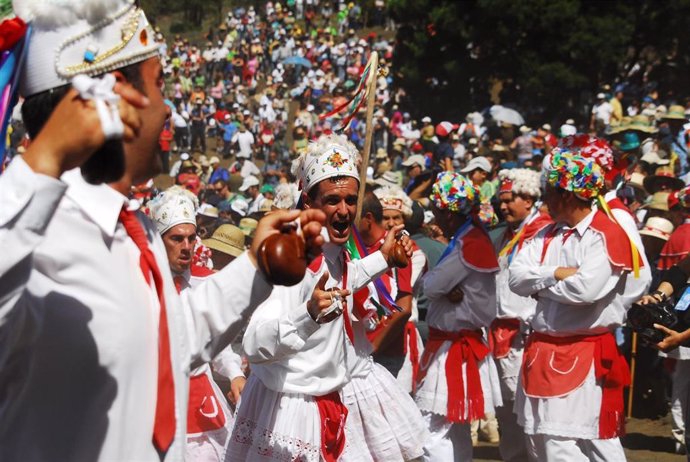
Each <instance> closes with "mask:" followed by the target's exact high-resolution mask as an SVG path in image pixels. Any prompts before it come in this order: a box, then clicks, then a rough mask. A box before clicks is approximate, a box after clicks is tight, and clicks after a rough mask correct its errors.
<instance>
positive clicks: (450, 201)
mask: <svg viewBox="0 0 690 462" xmlns="http://www.w3.org/2000/svg"><path fill="white" fill-rule="evenodd" d="M430 199H431V202H432V203H433V204H434V205H435V206H436V207H437V208H439V209H441V210H450V211H451V212H454V213H461V214H463V215H468V214H470V212H472V211H473V210H474V209H475V207H477V206H478V205H479V190H478V189H477V188H476V187H475V186H474V185H473V184H472V182H471V181H470V180H468V179H467V178H465V177H464V176H462V175H460V174H459V173H455V172H441V173H439V174H438V176H437V177H436V182H435V183H434V186H433V187H432V189H431V197H430Z"/></svg>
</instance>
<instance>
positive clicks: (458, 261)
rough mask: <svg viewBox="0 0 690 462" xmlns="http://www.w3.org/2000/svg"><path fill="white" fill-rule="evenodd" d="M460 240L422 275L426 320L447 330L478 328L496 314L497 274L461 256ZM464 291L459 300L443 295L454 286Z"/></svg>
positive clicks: (433, 325) (484, 325)
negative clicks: (468, 261)
mask: <svg viewBox="0 0 690 462" xmlns="http://www.w3.org/2000/svg"><path fill="white" fill-rule="evenodd" d="M461 254H462V243H461V242H459V243H458V244H457V245H456V246H455V248H454V249H453V250H452V251H451V253H450V254H448V255H447V256H446V258H444V259H443V260H441V261H439V262H438V264H437V265H436V266H435V267H434V268H432V269H431V270H430V271H429V272H428V273H426V275H424V279H423V282H424V295H426V296H427V298H428V299H429V308H428V313H427V315H426V322H427V324H429V327H433V328H435V329H439V330H442V331H446V332H457V331H459V330H462V329H478V328H481V327H486V326H488V325H489V324H491V321H493V320H494V318H495V317H496V275H495V273H493V272H480V271H476V270H474V269H472V268H470V267H469V266H467V264H466V263H465V261H464V260H463V259H462V257H461ZM458 285H459V286H460V289H461V290H462V291H463V293H464V294H465V295H464V297H463V298H462V301H461V302H460V303H454V302H451V301H450V300H448V298H447V297H446V295H448V293H449V292H450V291H451V290H453V288H455V287H456V286H458Z"/></svg>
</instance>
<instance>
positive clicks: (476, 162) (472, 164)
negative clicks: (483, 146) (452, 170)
mask: <svg viewBox="0 0 690 462" xmlns="http://www.w3.org/2000/svg"><path fill="white" fill-rule="evenodd" d="M477 169H481V170H484V171H485V172H487V173H491V164H490V163H489V159H487V158H486V157H484V156H477V157H475V158H473V159H472V160H470V161H469V162H468V163H467V166H466V167H465V168H463V169H462V170H460V172H461V173H470V172H473V171H475V170H477Z"/></svg>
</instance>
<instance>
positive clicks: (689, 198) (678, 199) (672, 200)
mask: <svg viewBox="0 0 690 462" xmlns="http://www.w3.org/2000/svg"><path fill="white" fill-rule="evenodd" d="M676 205H679V206H681V207H682V208H684V209H688V210H690V186H686V187H684V188H683V189H681V190H680V191H673V192H672V193H671V194H669V195H668V208H669V209H671V208H673V207H675V206H676Z"/></svg>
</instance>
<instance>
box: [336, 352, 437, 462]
mask: <svg viewBox="0 0 690 462" xmlns="http://www.w3.org/2000/svg"><path fill="white" fill-rule="evenodd" d="M340 396H341V399H342V401H343V403H344V404H345V405H346V406H347V409H348V416H347V423H346V425H345V432H346V433H345V434H346V435H347V437H348V439H349V441H351V443H352V444H358V445H360V444H361V445H363V446H364V447H365V448H368V452H369V455H368V456H367V457H366V458H361V457H362V456H360V458H351V457H350V456H351V454H354V451H348V452H347V453H345V454H343V457H342V460H343V461H353V462H354V461H357V462H359V461H364V460H375V461H377V462H381V461H391V462H393V461H395V462H400V461H408V460H413V459H416V458H417V457H420V456H422V455H423V453H424V444H425V443H426V440H427V437H428V431H427V429H426V425H425V424H424V420H423V418H422V415H421V413H420V412H419V409H418V408H417V406H416V405H415V403H414V401H413V400H412V398H411V397H410V395H409V394H408V393H407V392H406V391H405V390H403V389H402V387H400V385H399V384H398V382H397V381H396V379H395V378H394V377H393V376H392V375H391V374H390V373H389V372H388V371H387V370H386V369H385V368H384V367H383V366H381V365H379V364H376V363H374V365H373V367H372V370H371V372H370V373H369V374H368V375H367V376H365V377H357V378H353V379H352V380H351V382H350V383H349V384H347V385H345V386H344V387H343V388H342V390H341V393H340Z"/></svg>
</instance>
